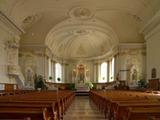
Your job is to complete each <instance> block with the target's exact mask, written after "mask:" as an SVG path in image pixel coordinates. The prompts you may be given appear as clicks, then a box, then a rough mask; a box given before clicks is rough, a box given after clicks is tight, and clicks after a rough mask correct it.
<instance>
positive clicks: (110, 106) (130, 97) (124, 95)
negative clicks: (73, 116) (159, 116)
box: [90, 91, 160, 120]
mask: <svg viewBox="0 0 160 120" xmlns="http://www.w3.org/2000/svg"><path fill="white" fill-rule="evenodd" d="M90 97H91V99H93V101H94V102H95V103H96V104H97V105H98V107H99V108H100V109H102V111H103V112H104V113H105V116H107V117H109V119H113V118H114V119H116V120H120V119H122V118H121V117H122V116H124V113H125V112H124V110H125V109H126V108H128V107H134V108H135V107H145V106H148V107H155V106H160V103H159V99H160V97H159V96H158V95H153V94H148V93H141V92H125V91H123V92H122V91H116V92H115V91H107V92H97V91H91V93H90ZM138 102H139V103H138ZM144 102H145V104H144ZM115 106H116V107H115ZM111 113H115V114H111ZM122 113H123V114H122Z"/></svg>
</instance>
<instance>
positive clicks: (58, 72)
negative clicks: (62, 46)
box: [55, 63, 62, 82]
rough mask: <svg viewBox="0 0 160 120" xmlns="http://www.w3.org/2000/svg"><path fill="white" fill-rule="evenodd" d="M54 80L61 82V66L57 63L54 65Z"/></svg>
mask: <svg viewBox="0 0 160 120" xmlns="http://www.w3.org/2000/svg"><path fill="white" fill-rule="evenodd" d="M55 74H56V82H62V66H61V64H59V63H56V65H55Z"/></svg>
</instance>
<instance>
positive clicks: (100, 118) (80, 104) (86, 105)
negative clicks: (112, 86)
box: [64, 96, 105, 120]
mask: <svg viewBox="0 0 160 120" xmlns="http://www.w3.org/2000/svg"><path fill="white" fill-rule="evenodd" d="M64 120H105V119H104V115H103V114H101V113H100V112H99V111H98V109H97V107H96V106H95V104H94V103H93V102H92V101H90V100H89V97H88V96H76V98H75V100H74V102H73V103H72V105H71V106H70V107H69V109H68V110H67V112H66V114H65V116H64Z"/></svg>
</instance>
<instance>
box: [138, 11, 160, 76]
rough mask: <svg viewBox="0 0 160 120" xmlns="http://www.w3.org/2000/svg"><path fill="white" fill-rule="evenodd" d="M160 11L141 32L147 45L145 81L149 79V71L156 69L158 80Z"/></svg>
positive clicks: (159, 69) (159, 64)
mask: <svg viewBox="0 0 160 120" xmlns="http://www.w3.org/2000/svg"><path fill="white" fill-rule="evenodd" d="M159 16H160V10H159V11H158V12H157V13H156V14H155V15H154V16H153V17H152V18H151V19H150V20H149V21H148V23H146V24H145V25H144V27H143V29H142V30H141V32H142V33H143V34H144V36H145V40H146V45H147V79H151V70H152V68H156V70H157V77H156V78H160V17H159Z"/></svg>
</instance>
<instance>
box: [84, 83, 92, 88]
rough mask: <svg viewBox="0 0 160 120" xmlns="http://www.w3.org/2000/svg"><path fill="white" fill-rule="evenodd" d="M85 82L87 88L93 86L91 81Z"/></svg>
mask: <svg viewBox="0 0 160 120" xmlns="http://www.w3.org/2000/svg"><path fill="white" fill-rule="evenodd" d="M85 84H86V85H87V86H88V88H90V89H92V88H93V83H92V82H87V83H85Z"/></svg>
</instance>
